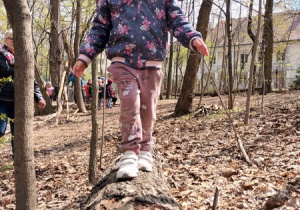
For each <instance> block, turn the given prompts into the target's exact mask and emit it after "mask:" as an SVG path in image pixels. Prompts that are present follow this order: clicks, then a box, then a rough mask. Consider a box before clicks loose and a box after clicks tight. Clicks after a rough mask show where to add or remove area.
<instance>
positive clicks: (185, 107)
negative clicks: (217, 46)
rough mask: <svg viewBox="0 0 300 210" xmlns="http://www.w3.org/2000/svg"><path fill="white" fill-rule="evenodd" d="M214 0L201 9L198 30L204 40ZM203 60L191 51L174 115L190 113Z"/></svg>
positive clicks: (206, 1)
mask: <svg viewBox="0 0 300 210" xmlns="http://www.w3.org/2000/svg"><path fill="white" fill-rule="evenodd" d="M212 3H213V0H205V1H203V2H202V4H201V8H200V10H199V15H198V22H197V27H196V30H197V31H200V32H201V34H202V36H203V40H205V39H206V36H207V27H208V22H209V15H210V11H211V8H212ZM200 61H201V55H200V54H195V53H191V54H190V56H189V58H188V62H187V67H186V71H185V74H184V78H183V82H182V85H183V86H184V88H181V91H180V96H179V98H178V101H177V104H176V107H175V111H174V115H175V116H180V115H184V114H188V113H190V108H191V105H192V103H193V99H194V87H195V84H196V80H197V72H198V69H199V64H200Z"/></svg>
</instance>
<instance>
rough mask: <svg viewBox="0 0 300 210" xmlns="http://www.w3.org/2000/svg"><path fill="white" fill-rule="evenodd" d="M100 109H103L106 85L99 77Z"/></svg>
mask: <svg viewBox="0 0 300 210" xmlns="http://www.w3.org/2000/svg"><path fill="white" fill-rule="evenodd" d="M98 89H99V90H98V109H101V108H102V106H103V98H104V86H103V80H102V79H98Z"/></svg>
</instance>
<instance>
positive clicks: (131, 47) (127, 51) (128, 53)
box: [125, 44, 135, 55]
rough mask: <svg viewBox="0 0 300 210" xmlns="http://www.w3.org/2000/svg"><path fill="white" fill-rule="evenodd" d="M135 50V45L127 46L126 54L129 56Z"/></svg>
mask: <svg viewBox="0 0 300 210" xmlns="http://www.w3.org/2000/svg"><path fill="white" fill-rule="evenodd" d="M134 48H135V45H134V44H127V45H126V46H125V52H126V54H127V55H130V54H131V53H132V51H133V49H134Z"/></svg>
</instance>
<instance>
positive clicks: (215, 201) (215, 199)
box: [211, 187, 219, 210]
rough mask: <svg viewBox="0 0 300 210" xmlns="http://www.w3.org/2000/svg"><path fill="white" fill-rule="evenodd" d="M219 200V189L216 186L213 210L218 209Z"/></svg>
mask: <svg viewBox="0 0 300 210" xmlns="http://www.w3.org/2000/svg"><path fill="white" fill-rule="evenodd" d="M218 201H219V189H218V187H216V191H215V196H214V203H213V206H212V208H211V209H212V210H216V209H217V207H218Z"/></svg>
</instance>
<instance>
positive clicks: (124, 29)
mask: <svg viewBox="0 0 300 210" xmlns="http://www.w3.org/2000/svg"><path fill="white" fill-rule="evenodd" d="M129 30H130V27H129V26H126V25H121V24H119V25H118V31H117V33H118V34H128V31H129Z"/></svg>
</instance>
